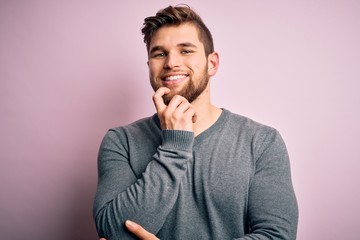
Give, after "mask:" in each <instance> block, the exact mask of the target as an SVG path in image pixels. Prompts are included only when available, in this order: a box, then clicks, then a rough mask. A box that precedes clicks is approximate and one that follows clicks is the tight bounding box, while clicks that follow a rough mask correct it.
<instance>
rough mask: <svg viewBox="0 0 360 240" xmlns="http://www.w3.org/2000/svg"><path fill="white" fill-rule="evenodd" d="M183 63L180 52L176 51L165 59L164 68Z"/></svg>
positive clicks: (174, 66) (171, 67)
mask: <svg viewBox="0 0 360 240" xmlns="http://www.w3.org/2000/svg"><path fill="white" fill-rule="evenodd" d="M180 65H181V58H180V56H179V55H178V54H176V53H174V52H170V53H168V55H167V56H166V59H165V63H164V68H165V69H173V68H176V67H179V66H180Z"/></svg>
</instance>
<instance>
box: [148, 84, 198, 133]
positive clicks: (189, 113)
mask: <svg viewBox="0 0 360 240" xmlns="http://www.w3.org/2000/svg"><path fill="white" fill-rule="evenodd" d="M169 92H170V89H168V88H166V87H161V88H159V89H158V90H157V91H156V92H155V94H154V96H153V101H154V104H155V107H156V111H157V113H158V116H159V119H160V125H161V129H163V130H184V131H191V132H193V131H194V123H195V122H196V113H195V109H194V108H193V106H192V105H191V104H190V103H189V102H188V100H186V98H184V97H182V96H179V95H175V96H174V97H173V98H172V99H171V101H170V103H169V105H167V106H166V105H165V103H164V100H163V98H162V96H164V95H165V94H168V93H169Z"/></svg>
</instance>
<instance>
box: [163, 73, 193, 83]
mask: <svg viewBox="0 0 360 240" xmlns="http://www.w3.org/2000/svg"><path fill="white" fill-rule="evenodd" d="M188 76H189V75H188V74H179V75H171V76H167V77H164V78H163V80H164V81H167V82H168V81H176V80H180V79H184V78H186V77H188Z"/></svg>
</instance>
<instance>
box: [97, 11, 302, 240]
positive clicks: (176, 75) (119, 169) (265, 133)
mask: <svg viewBox="0 0 360 240" xmlns="http://www.w3.org/2000/svg"><path fill="white" fill-rule="evenodd" d="M142 32H143V34H144V41H145V43H146V46H147V51H148V67H149V76H150V83H151V86H152V87H153V89H154V91H155V94H154V96H153V101H154V104H155V108H156V111H157V113H156V114H155V115H153V116H152V117H149V118H145V119H141V120H138V121H137V122H134V123H132V124H130V125H128V126H123V127H118V128H114V129H110V130H109V131H108V133H107V134H106V136H105V137H104V139H103V142H102V144H101V147H100V152H99V160H98V169H99V182H98V190H97V193H96V197H95V202H94V218H95V222H96V227H97V230H98V233H99V236H100V237H104V238H107V239H108V240H111V239H138V238H140V239H158V238H161V239H243V240H245V239H295V238H296V229H297V219H298V209H297V203H296V198H295V194H294V191H293V187H292V183H291V176H290V164H289V159H288V155H287V151H286V148H285V145H284V143H283V141H282V139H281V137H280V135H279V133H278V132H277V131H276V130H275V129H273V128H270V127H267V126H264V125H262V124H259V123H256V122H254V121H252V120H250V119H248V118H246V117H243V116H240V115H237V114H234V113H231V112H230V111H228V110H226V109H221V108H218V107H216V106H214V105H213V104H212V103H211V100H210V78H211V77H212V76H214V75H215V74H216V72H217V69H218V66H219V56H218V53H217V52H215V51H214V47H213V40H212V36H211V33H210V31H209V30H208V28H207V27H206V26H205V24H204V23H203V22H202V20H201V19H200V17H199V16H198V15H197V14H196V13H195V12H194V11H192V10H191V9H190V8H189V7H187V6H177V7H172V6H169V7H167V8H165V9H163V10H160V11H159V12H158V13H157V14H156V16H153V17H148V18H146V19H145V23H144V27H143V29H142ZM128 220H130V221H128ZM136 236H137V237H136Z"/></svg>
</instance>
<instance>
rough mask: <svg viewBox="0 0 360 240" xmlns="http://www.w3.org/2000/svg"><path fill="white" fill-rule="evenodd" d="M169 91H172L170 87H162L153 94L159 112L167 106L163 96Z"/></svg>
mask: <svg viewBox="0 0 360 240" xmlns="http://www.w3.org/2000/svg"><path fill="white" fill-rule="evenodd" d="M169 92H170V89H169V88H166V87H161V88H159V89H158V90H156V92H155V94H154V96H153V101H154V104H155V108H156V111H157V112H162V111H163V110H164V109H165V108H166V105H165V103H164V100H163V98H162V96H164V95H165V94H168V93H169Z"/></svg>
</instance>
